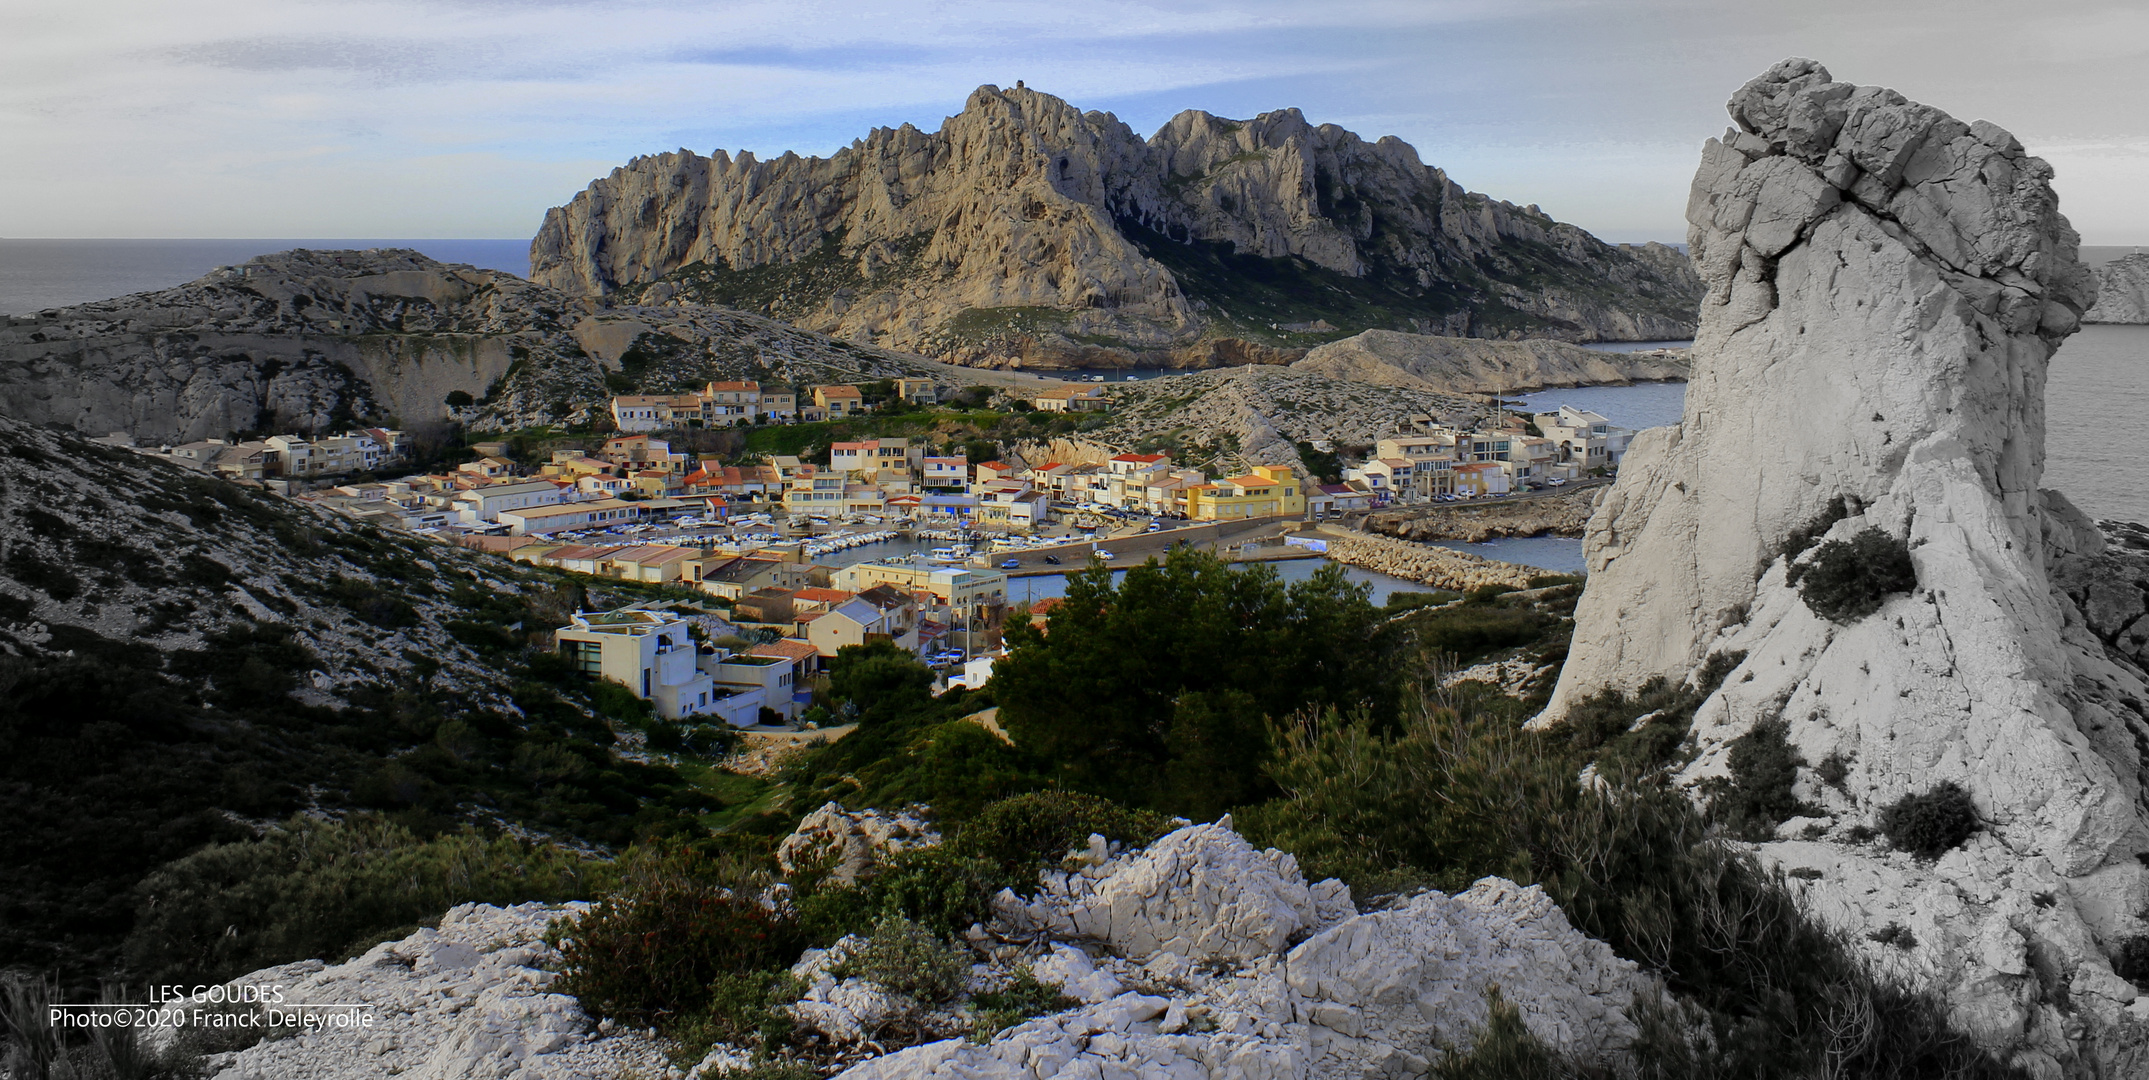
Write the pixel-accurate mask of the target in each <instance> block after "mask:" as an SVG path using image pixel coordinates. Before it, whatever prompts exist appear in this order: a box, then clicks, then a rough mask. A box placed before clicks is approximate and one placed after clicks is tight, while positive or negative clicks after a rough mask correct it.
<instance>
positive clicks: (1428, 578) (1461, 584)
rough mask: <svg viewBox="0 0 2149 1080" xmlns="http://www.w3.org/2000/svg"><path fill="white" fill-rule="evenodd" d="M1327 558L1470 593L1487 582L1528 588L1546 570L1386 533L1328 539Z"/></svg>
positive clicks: (1437, 586) (1516, 587)
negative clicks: (1389, 536)
mask: <svg viewBox="0 0 2149 1080" xmlns="http://www.w3.org/2000/svg"><path fill="white" fill-rule="evenodd" d="M1328 557H1329V558H1331V559H1333V560H1335V561H1337V562H1339V563H1344V564H1346V565H1349V566H1356V567H1360V568H1362V569H1366V570H1373V571H1376V572H1378V573H1382V574H1387V575H1388V576H1390V577H1399V578H1404V579H1406V580H1409V581H1415V582H1418V583H1419V584H1422V585H1431V586H1433V587H1434V588H1436V589H1451V590H1453V591H1455V592H1469V591H1470V590H1472V589H1477V588H1482V587H1484V586H1486V585H1505V586H1508V587H1510V588H1515V589H1527V588H1529V587H1530V580H1531V579H1532V578H1539V577H1544V576H1545V575H1546V571H1544V570H1541V569H1539V568H1537V567H1534V566H1520V565H1517V564H1515V563H1508V562H1499V561H1497V560H1494V559H1488V558H1485V557H1484V556H1482V555H1472V554H1470V553H1469V552H1466V551H1450V550H1449V549H1447V548H1439V547H1424V546H1421V545H1418V544H1411V543H1406V542H1404V541H1401V540H1391V539H1389V538H1387V537H1385V536H1365V535H1351V536H1341V537H1336V538H1334V539H1331V540H1329V541H1328Z"/></svg>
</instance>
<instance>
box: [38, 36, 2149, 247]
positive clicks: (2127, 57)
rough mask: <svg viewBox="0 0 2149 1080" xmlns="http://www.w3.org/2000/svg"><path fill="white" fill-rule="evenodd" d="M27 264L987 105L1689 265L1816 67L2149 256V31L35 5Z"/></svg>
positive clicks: (531, 205)
mask: <svg viewBox="0 0 2149 1080" xmlns="http://www.w3.org/2000/svg"><path fill="white" fill-rule="evenodd" d="M8 11H9V15H8V19H7V23H8V33H7V34H6V35H5V36H4V37H0V146H5V147H7V148H8V150H7V153H6V155H5V158H4V159H0V161H4V163H0V236H12V237H36V236H43V237H66V236H76V237H100V236H101V237H129V236H132V237H152V236H163V237H188V236H228V237H294V236H313V237H325V236H349V237H366V236H397V237H417V236H467V237H483V236H491V237H527V236H529V235H530V234H531V233H533V232H534V231H535V229H536V226H537V223H538V221H539V220H540V219H541V218H542V216H543V213H544V211H545V209H546V208H547V207H550V206H553V205H556V204H558V203H561V202H564V201H565V200H566V199H568V198H569V197H571V196H572V195H573V194H574V193H575V192H576V191H577V190H579V189H580V188H582V187H583V186H584V185H585V184H587V183H588V182H589V181H590V180H591V179H592V178H594V177H596V176H599V175H602V174H603V173H604V172H606V171H608V170H609V169H611V168H612V167H613V166H615V165H617V164H619V163H621V162H623V161H625V160H626V159H627V158H629V157H632V156H634V155H636V154H642V153H653V152H660V151H664V150H670V149H674V148H678V147H686V148H688V149H692V150H696V151H700V152H704V153H706V152H708V151H710V150H712V149H714V148H718V147H722V148H726V149H730V150H738V149H751V150H753V151H754V152H755V153H756V154H758V155H762V156H770V155H774V154H780V153H782V152H783V151H785V150H796V151H798V152H800V153H813V154H826V153H829V152H831V151H833V150H835V149H836V148H838V147H840V146H842V145H844V144H846V143H848V142H849V141H850V140H852V139H853V138H856V137H858V136H860V135H863V134H864V133H865V132H866V130H867V129H869V128H871V127H873V126H876V125H894V124H899V123H904V122H909V123H913V124H916V125H918V126H919V127H922V128H927V129H931V128H935V127H937V126H939V124H940V122H941V120H942V118H944V117H945V116H947V115H949V114H951V113H953V112H955V111H957V110H959V109H960V108H961V107H962V102H963V99H964V98H965V97H966V96H967V95H968V93H969V92H970V90H971V89H973V88H974V87H976V86H977V85H978V84H981V83H997V84H1003V85H1005V84H1012V83H1013V82H1015V80H1017V79H1023V80H1026V81H1027V82H1028V83H1029V85H1030V86H1032V87H1035V88H1038V89H1042V90H1045V91H1047V92H1050V93H1054V94H1058V95H1060V96H1061V97H1064V98H1066V99H1068V100H1070V101H1072V102H1074V103H1075V104H1077V105H1079V106H1082V107H1084V108H1092V109H1103V110H1107V111H1110V112H1113V113H1115V114H1117V115H1118V116H1119V117H1120V118H1121V119H1123V120H1125V121H1127V122H1128V123H1129V124H1130V125H1132V126H1133V127H1134V128H1135V129H1136V130H1139V131H1143V132H1148V131H1153V130H1154V129H1156V128H1157V127H1158V126H1160V125H1161V124H1163V122H1164V121H1165V120H1166V119H1168V118H1169V117H1170V116H1171V115H1172V114H1173V113H1175V112H1178V111H1180V110H1181V109H1187V108H1199V109H1206V110H1208V111H1210V112H1214V113H1218V114H1221V115H1227V116H1238V117H1244V116H1248V115H1251V114H1253V113H1256V112H1260V111H1264V110H1268V109H1275V108H1281V107H1285V106H1297V107H1299V108H1301V109H1303V110H1304V111H1305V113H1306V115H1307V117H1308V118H1309V119H1311V120H1314V121H1316V122H1331V123H1337V124H1341V125H1343V126H1345V127H1348V128H1351V129H1353V130H1355V131H1357V132H1358V133H1360V134H1361V135H1365V136H1367V137H1369V138H1371V137H1377V136H1380V135H1389V134H1392V135H1396V136H1399V137H1401V138H1403V139H1405V140H1407V141H1409V142H1411V143H1412V144H1414V145H1416V146H1417V148H1418V150H1419V153H1420V155H1421V157H1422V158H1423V159H1424V160H1425V161H1427V162H1428V163H1431V164H1436V165H1439V166H1441V167H1443V168H1446V169H1447V170H1448V171H1449V173H1450V174H1451V175H1452V176H1453V177H1454V178H1455V179H1456V180H1457V181H1458V182H1460V183H1462V184H1463V185H1464V186H1466V187H1469V188H1471V189H1473V190H1477V191H1483V192H1486V193H1488V194H1491V195H1494V196H1497V197H1500V198H1504V199H1508V200H1511V201H1513V202H1517V203H1531V202H1534V203H1538V204H1540V205H1542V206H1543V207H1544V208H1545V210H1547V211H1548V212H1550V213H1552V214H1553V215H1555V216H1557V217H1559V218H1562V219H1564V220H1569V221H1573V222H1576V223H1577V224H1580V225H1582V226H1584V227H1586V228H1589V229H1592V230H1593V231H1596V232H1597V233H1598V234H1599V235H1602V236H1604V237H1606V238H1607V239H1612V240H1638V239H1652V238H1653V239H1665V240H1678V239H1682V238H1683V233H1684V225H1683V222H1682V217H1681V214H1682V211H1683V207H1684V204H1685V197H1686V187H1687V182H1688V180H1689V179H1690V178H1691V176H1692V171H1693V166H1694V162H1695V159H1696V155H1697V153H1698V150H1699V147H1700V144H1701V142H1702V140H1703V139H1705V138H1707V137H1708V136H1710V135H1712V134H1716V133H1718V132H1720V131H1721V130H1722V129H1723V127H1724V125H1725V122H1726V121H1725V117H1724V112H1723V101H1724V99H1725V98H1726V97H1728V96H1729V94H1730V92H1731V91H1732V90H1733V89H1735V88H1736V87H1737V86H1738V85H1739V84H1740V83H1741V82H1743V81H1744V80H1745V79H1747V78H1750V77H1751V76H1753V75H1754V74H1757V73H1758V72H1760V71H1761V70H1762V69H1764V68H1766V67H1767V66H1768V65H1769V64H1770V63H1772V62H1774V61H1775V60H1777V59H1780V58H1781V57H1784V56H1787V55H1805V56H1812V57H1814V58H1816V59H1819V60H1821V61H1822V62H1824V63H1826V64H1827V65H1829V67H1830V68H1831V70H1833V71H1834V73H1835V74H1836V76H1837V77H1838V78H1841V79H1846V80H1849V81H1854V82H1862V83H1881V84H1885V85H1889V86H1893V87H1895V88H1896V89H1898V90H1901V91H1902V92H1904V93H1906V94H1908V95H1910V96H1911V97H1914V98H1917V99H1919V100H1922V101H1927V102H1930V103H1932V104H1934V105H1938V106H1940V107H1941V108H1944V109H1947V110H1948V111H1950V112H1952V113H1955V114H1956V115H1958V116H1960V117H1962V118H1964V119H1975V118H1980V117H1982V118H1987V119H1991V120H1994V121H1995V122H1998V123H2000V124H2001V125H2002V126H2004V127H2006V128H2008V129H2009V130H2011V131H2013V132H2015V134H2016V135H2017V136H2019V137H2020V138H2021V139H2022V140H2023V142H2024V143H2025V144H2027V145H2028V146H2029V147H2030V149H2031V150H2032V151H2033V152H2036V153H2039V154H2042V155H2044V156H2045V157H2047V158H2048V159H2049V160H2051V161H2052V162H2053V164H2054V165H2055V167H2056V168H2057V169H2058V170H2059V188H2060V193H2061V199H2062V207H2063V209H2064V210H2065V211H2066V212H2067V214H2068V215H2069V217H2070V218H2071V219H2072V220H2073V221H2074V222H2075V225H2076V227H2077V228H2078V229H2080V230H2081V232H2082V233H2083V234H2084V239H2085V241H2086V242H2088V243H2106V244H2149V199H2145V198H2143V197H2142V196H2143V193H2144V192H2149V109H2145V108H2143V107H2142V106H2143V103H2144V102H2149V62H2145V61H2149V10H2144V9H2143V7H2142V6H2141V5H2126V4H2095V3H2070V2H2047V3H2043V4H2040V5H2023V4H2020V3H2019V2H2017V3H1988V2H1984V0H1956V2H1953V3H1924V2H1916V3H1908V2H1888V0H1863V2H1846V0H1811V2H1805V3H1785V2H1756V0H1717V2H1701V0H1620V2H1611V0H1505V2H1494V0H1418V2H1394V0H1388V2H1379V0H1363V2H1360V0H1337V2H1331V3H1307V2H1303V0H1301V2H1295V3H1124V2H1111V0H1106V2H1101V3H1099V2H1092V3H1067V2H1065V0H1058V2H1038V0H1001V2H995V3H953V2H949V3H876V2H858V0H822V2H799V3H685V2H670V0H335V2H330V3H318V2H310V0H67V2H61V0H11V2H10V3H9V5H8Z"/></svg>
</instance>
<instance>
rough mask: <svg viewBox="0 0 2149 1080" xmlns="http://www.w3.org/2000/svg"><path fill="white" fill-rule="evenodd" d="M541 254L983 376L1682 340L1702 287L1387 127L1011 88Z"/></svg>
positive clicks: (558, 270)
mask: <svg viewBox="0 0 2149 1080" xmlns="http://www.w3.org/2000/svg"><path fill="white" fill-rule="evenodd" d="M530 253H531V268H532V277H533V278H534V279H535V280H537V281H539V282H542V283H544V284H546V285H549V286H552V287H554V288H557V289H559V290H561V291H563V292H568V293H573V294H576V295H581V296H588V297H603V298H607V299H618V298H635V299H642V300H652V299H656V300H662V299H667V298H671V297H674V296H677V297H683V298H686V299H690V300H694V301H698V302H703V303H715V304H724V305H729V306H733V307H737V308H740V309H743V310H749V311H756V312H761V313H764V314H768V315H772V316H776V317H779V318H784V319H788V320H791V321H793V322H796V323H798V324H799V325H802V326H807V327H810V328H813V329H816V330H824V331H827V332H829V333H833V334H836V335H839V336H842V337H845V338H849V339H852V340H857V341H871V342H874V343H878V344H884V345H888V346H890V347H894V348H901V349H907V350H912V351H918V352H924V353H928V354H930V355H934V356H940V357H945V358H948V359H951V360H955V361H958V362H962V363H966V364H979V365H985V366H992V365H996V364H1005V363H1008V362H1009V361H1010V360H1011V359H1019V360H1021V361H1022V362H1023V363H1024V364H1025V365H1026V366H1033V367H1067V366H1125V365H1127V364H1130V363H1133V362H1135V361H1136V360H1139V361H1140V362H1141V363H1145V364H1156V363H1163V364H1170V365H1173V366H1182V367H1207V366H1212V365H1215V364H1219V363H1236V362H1243V360H1241V359H1237V358H1239V357H1244V356H1246V355H1247V354H1248V353H1249V352H1255V353H1258V352H1259V351H1261V350H1263V349H1282V350H1284V351H1285V353H1286V355H1285V356H1284V357H1283V358H1284V359H1288V358H1289V355H1288V354H1289V353H1292V352H1295V351H1296V350H1298V349H1303V348H1306V347H1309V346H1311V345H1315V344H1319V343H1321V342H1323V341H1327V340H1331V339H1332V338H1335V337H1340V336H1344V335H1347V334H1350V333H1356V332H1358V331H1360V330H1365V329H1369V328H1383V329H1394V330H1414V331H1418V332H1441V333H1448V334H1456V335H1468V336H1476V337H1499V336H1508V335H1517V336H1519V335H1523V334H1528V335H1531V336H1548V337H1560V338H1567V339H1572V340H1589V339H1595V338H1608V339H1616V340H1655V339H1672V338H1684V337H1687V336H1690V335H1691V332H1692V329H1693V326H1694V310H1695V304H1696V303H1697V302H1698V300H1699V298H1700V295H1701V294H1700V287H1699V283H1698V280H1697V279H1696V278H1695V277H1694V273H1693V271H1692V269H1691V268H1690V267H1688V266H1687V264H1686V259H1685V257H1684V256H1683V255H1681V254H1680V253H1678V252H1677V251H1674V250H1672V249H1670V248H1667V247H1664V246H1662V245H1654V244H1652V245H1648V246H1645V247H1639V248H1636V247H1613V246H1611V245H1607V244H1605V243H1602V242H1601V241H1598V240H1597V239H1596V238H1594V237H1592V236H1590V235H1589V234H1588V233H1586V232H1584V231H1582V230H1581V229H1578V228H1576V227H1574V226H1572V225H1566V224H1562V223H1559V222H1556V221H1554V220H1552V219H1551V218H1550V217H1547V216H1546V215H1545V214H1543V213H1542V212H1540V211H1539V210H1537V208H1536V207H1517V206H1513V205H1511V204H1508V203H1504V202H1500V201H1498V200H1496V199H1493V198H1490V197H1488V196H1484V195H1479V194H1475V193H1472V192H1466V191H1464V190H1463V189H1462V188H1461V187H1460V186H1458V185H1457V184H1455V183H1454V182H1453V181H1451V180H1449V179H1448V177H1447V175H1446V174H1445V173H1443V172H1442V171H1441V170H1439V169H1437V168H1430V167H1428V166H1426V165H1424V164H1423V163H1422V162H1420V161H1419V160H1418V156H1417V152H1416V151H1415V150H1413V149H1412V148H1411V147H1410V146H1409V145H1408V144H1406V143H1404V142H1402V141H1401V140H1399V139H1395V138H1393V137H1386V138H1382V139H1380V140H1378V141H1373V142H1369V141H1366V140H1364V139H1361V138H1360V137H1359V136H1357V135H1355V134H1352V133H1351V132H1349V131H1346V130H1344V129H1342V128H1340V127H1337V126H1335V125H1332V124H1322V125H1315V124H1311V123H1308V122H1307V120H1306V119H1305V117H1303V116H1302V115H1300V113H1299V112H1298V110H1296V109H1285V110H1281V111H1277V112H1271V113H1264V114H1262V115H1260V116H1258V117H1255V118H1253V119H1251V120H1227V119H1223V118H1221V117H1216V116H1211V115H1209V114H1208V113H1204V112H1198V111H1189V112H1184V113H1181V114H1179V115H1178V116H1176V117H1174V118H1173V119H1172V120H1171V122H1170V123H1168V124H1166V125H1165V126H1164V127H1163V128H1162V129H1161V130H1159V131H1158V132H1156V133H1155V134H1154V135H1152V136H1150V137H1149V138H1147V139H1144V138H1142V137H1141V136H1139V135H1137V134H1135V133H1134V132H1133V131H1132V130H1131V129H1129V128H1128V127H1127V125H1125V124H1124V123H1122V122H1120V121H1119V120H1118V119H1117V118H1115V117H1113V116H1112V115H1111V114H1109V113H1102V112H1082V111H1080V110H1078V109H1076V108H1075V107H1074V106H1072V105H1070V104H1068V103H1067V102H1065V101H1062V100H1060V99H1058V98H1055V97H1052V96H1050V95H1048V94H1043V93H1039V92H1037V91H1035V90H1030V89H1026V88H1024V87H1022V86H1021V85H1019V84H1018V85H1017V86H1016V87H1015V88H1013V89H1010V90H1002V89H1000V88H998V87H993V86H984V87H980V88H979V89H978V90H977V91H976V92H975V93H973V94H972V95H971V96H970V99H969V101H968V102H967V103H966V104H965V106H964V109H963V111H962V113H961V114H959V115H957V116H954V117H950V118H949V119H948V120H947V121H946V123H944V124H943V125H942V126H941V128H940V130H938V131H936V132H931V133H927V132H922V131H919V130H918V129H916V128H914V127H911V126H909V125H904V126H902V127H900V128H894V129H887V128H881V129H875V130H874V131H872V132H871V133H870V134H868V135H867V136H866V137H865V138H864V139H861V140H859V141H857V142H855V143H853V144H852V145H851V146H849V147H847V148H845V149H843V150H840V151H838V152H837V153H836V154H835V155H834V156H832V157H829V158H815V157H800V156H798V155H796V154H788V153H787V154H785V155H783V156H782V157H780V158H776V159H774V160H771V161H759V160H756V159H755V158H754V157H753V156H752V155H751V154H743V153H742V154H741V155H740V156H739V157H737V158H733V157H731V156H729V155H727V154H725V153H724V152H722V151H718V152H716V153H715V154H714V155H712V156H709V157H703V156H701V155H699V154H695V153H693V152H690V151H686V150H680V151H678V152H675V153H667V154H660V155H655V156H651V157H643V158H636V159H634V160H633V161H630V162H628V163H627V164H626V165H625V166H623V167H621V168H618V169H615V170H613V171H612V173H611V174H610V175H609V176H606V177H603V178H601V179H599V180H596V181H595V182H593V183H592V184H591V185H590V186H589V188H588V189H587V190H585V191H583V192H581V193H580V194H578V195H576V196H575V197H574V198H573V199H572V200H571V201H569V202H568V203H567V204H566V205H565V206H561V207H557V208H555V209H553V210H552V211H551V212H550V213H548V214H547V215H546V217H545V222H544V225H543V227H542V228H541V229H540V230H539V232H538V235H537V237H536V238H535V239H534V240H533V241H532V242H531V246H530Z"/></svg>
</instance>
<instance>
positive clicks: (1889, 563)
mask: <svg viewBox="0 0 2149 1080" xmlns="http://www.w3.org/2000/svg"><path fill="white" fill-rule="evenodd" d="M1917 587H1918V572H1917V567H1916V566H1915V565H1914V564H1912V562H1911V561H1910V545H1908V544H1906V543H1904V542H1903V541H1901V540H1898V539H1896V538H1895V537H1893V536H1890V535H1888V534H1887V533H1885V532H1882V531H1880V530H1879V529H1867V530H1865V531H1864V532H1861V533H1859V534H1858V535H1856V536H1853V537H1851V538H1850V539H1849V540H1830V541H1829V542H1827V543H1825V544H1822V545H1821V547H1820V550H1818V551H1816V552H1814V554H1813V559H1812V561H1811V562H1810V563H1808V564H1806V566H1805V573H1804V574H1802V575H1801V576H1800V578H1799V581H1798V594H1799V595H1800V596H1802V597H1804V598H1805V600H1806V606H1807V607H1809V608H1812V609H1813V613H1814V614H1816V615H1819V616H1821V617H1822V618H1824V619H1828V620H1830V621H1833V622H1838V623H1854V622H1857V621H1858V620H1860V619H1863V618H1865V617H1866V616H1868V615H1871V614H1872V613H1874V612H1876V611H1879V610H1880V605H1881V604H1882V603H1884V602H1885V601H1886V600H1887V598H1888V597H1889V595H1891V594H1893V593H1900V592H1909V591H1910V590H1912V589H1915V588H1917Z"/></svg>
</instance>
